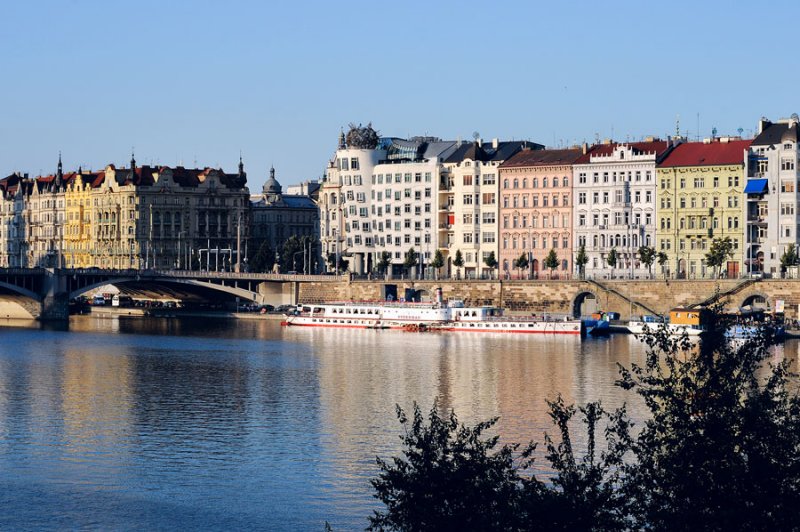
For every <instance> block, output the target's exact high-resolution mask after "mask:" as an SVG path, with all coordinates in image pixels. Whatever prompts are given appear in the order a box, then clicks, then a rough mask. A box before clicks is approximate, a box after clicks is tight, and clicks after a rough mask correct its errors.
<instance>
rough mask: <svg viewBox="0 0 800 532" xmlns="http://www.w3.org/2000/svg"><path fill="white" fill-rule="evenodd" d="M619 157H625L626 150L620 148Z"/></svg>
mask: <svg viewBox="0 0 800 532" xmlns="http://www.w3.org/2000/svg"><path fill="white" fill-rule="evenodd" d="M619 158H620V160H622V159H624V158H625V152H624V151H622V150H619Z"/></svg>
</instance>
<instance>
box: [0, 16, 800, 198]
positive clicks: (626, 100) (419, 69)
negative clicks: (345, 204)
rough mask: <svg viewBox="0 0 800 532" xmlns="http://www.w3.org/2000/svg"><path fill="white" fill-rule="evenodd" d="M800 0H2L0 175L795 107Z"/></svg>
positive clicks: (313, 154) (753, 116)
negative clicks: (343, 132)
mask: <svg viewBox="0 0 800 532" xmlns="http://www.w3.org/2000/svg"><path fill="white" fill-rule="evenodd" d="M798 20H800V2H796V1H776V2H768V3H764V4H763V5H762V4H753V3H747V2H741V3H737V2H730V1H727V2H724V1H719V2H718V1H711V2H699V1H696V0H695V1H692V2H684V1H672V2H588V1H587V2H551V3H544V2H530V1H519V2H512V1H508V2H486V1H484V2H471V1H460V2H416V1H406V2H375V1H372V2H345V1H340V2H328V1H325V2H311V1H309V2H303V1H294V2H268V3H267V2H236V1H229V2H221V1H184V2H180V1H169V2H167V1H140V0H137V1H136V2H105V1H104V2H101V1H88V0H73V1H63V2H12V1H5V2H2V4H0V79H1V80H2V83H0V174H2V175H8V174H9V173H10V172H12V171H15V170H21V171H26V172H30V173H32V174H39V173H40V172H45V173H48V172H52V171H54V169H55V165H56V159H57V155H58V151H59V150H61V151H62V152H63V158H64V164H65V166H66V168H68V169H74V168H77V166H78V165H83V167H84V168H87V167H90V168H94V169H99V168H102V167H103V166H104V165H105V164H107V163H115V164H118V165H127V161H128V160H129V159H130V150H131V147H132V146H134V147H135V150H136V159H137V161H138V162H139V163H157V164H169V165H174V164H176V163H178V162H183V163H184V165H186V166H192V165H194V164H195V161H196V164H197V165H198V166H201V167H202V166H222V167H223V168H224V169H226V170H227V171H234V170H235V168H236V164H237V161H238V157H239V151H240V150H241V151H242V153H243V155H244V160H245V166H246V169H247V171H248V174H249V182H250V188H251V191H255V190H260V187H261V185H262V184H263V182H264V181H265V179H266V175H267V172H268V169H269V166H270V165H271V164H274V165H275V168H276V171H277V175H278V179H279V181H281V182H282V183H283V184H284V186H285V185H288V184H292V183H296V182H299V181H301V180H304V179H309V178H316V177H319V176H321V174H322V173H323V171H324V169H325V166H326V161H327V160H328V159H329V158H330V156H331V155H332V153H333V151H334V150H335V148H336V138H337V135H338V133H339V128H340V127H342V126H346V124H347V123H348V122H363V123H367V122H368V121H372V122H373V124H374V125H375V127H376V128H377V129H378V130H379V131H380V132H381V133H382V134H384V135H391V136H406V135H414V134H430V135H436V136H439V137H443V138H451V139H454V138H456V137H458V136H461V137H462V138H464V139H469V138H471V135H472V132H473V131H478V132H480V134H481V136H482V137H483V138H485V139H490V138H492V137H500V138H502V139H511V138H516V139H522V138H527V139H530V140H534V141H537V142H541V143H543V144H547V145H559V144H562V143H563V144H569V143H574V142H581V141H583V140H587V141H589V142H591V141H592V140H593V139H594V138H595V135H599V136H600V137H601V138H606V137H611V136H612V134H613V136H614V138H615V139H618V140H625V139H626V138H630V139H634V138H639V137H641V136H643V135H648V134H656V135H662V136H663V135H667V134H671V133H673V132H674V130H675V119H676V116H677V115H680V124H681V131H682V132H686V131H687V130H688V131H689V132H690V134H691V135H692V136H694V135H696V134H697V122H698V121H697V114H698V113H699V114H700V134H701V135H702V136H708V135H709V133H710V132H711V128H712V127H716V128H717V129H718V131H719V133H720V134H736V131H737V129H738V128H742V129H744V131H745V133H744V134H745V136H746V135H747V134H748V132H752V130H753V129H754V128H755V127H756V123H757V120H758V119H759V117H761V116H762V115H764V116H767V117H770V118H773V119H777V118H779V117H786V116H789V115H790V114H791V113H794V112H800V101H798V94H800V93H798V87H800V79H799V78H800V69H798V68H797V59H796V55H797V29H796V24H797V21H798Z"/></svg>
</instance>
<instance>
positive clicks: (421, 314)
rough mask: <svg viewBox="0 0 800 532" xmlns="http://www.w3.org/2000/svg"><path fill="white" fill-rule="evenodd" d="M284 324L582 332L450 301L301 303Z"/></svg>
mask: <svg viewBox="0 0 800 532" xmlns="http://www.w3.org/2000/svg"><path fill="white" fill-rule="evenodd" d="M282 325H286V326H300V327H338V328H350V329H399V330H406V331H453V332H493V333H517V334H575V335H582V334H584V330H585V329H584V327H583V323H582V322H581V320H574V319H568V318H552V317H533V316H531V317H516V316H514V317H507V316H503V310H502V309H500V308H497V307H490V306H481V307H465V306H463V304H459V303H451V304H449V305H441V304H438V303H391V302H379V303H340V304H309V305H301V306H299V307H298V311H297V312H296V313H295V314H293V315H290V316H287V318H286V320H285V321H284V322H282Z"/></svg>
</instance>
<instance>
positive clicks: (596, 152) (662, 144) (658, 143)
mask: <svg viewBox="0 0 800 532" xmlns="http://www.w3.org/2000/svg"><path fill="white" fill-rule="evenodd" d="M617 146H629V147H630V148H631V150H633V153H634V155H643V154H645V153H653V154H655V156H656V158H658V157H660V156H661V155H662V154H663V153H664V152H666V151H667V150H668V149H669V143H668V142H667V141H665V140H654V141H650V142H622V143H617V142H612V143H611V144H595V145H594V146H592V147H591V148H589V150H588V151H587V152H586V153H585V154H583V155H582V156H580V157H579V158H578V160H577V161H575V164H589V163H591V162H592V160H591V158H592V157H597V156H606V157H608V156H609V155H611V154H612V153H614V149H615V148H616V147H617ZM595 162H597V161H595Z"/></svg>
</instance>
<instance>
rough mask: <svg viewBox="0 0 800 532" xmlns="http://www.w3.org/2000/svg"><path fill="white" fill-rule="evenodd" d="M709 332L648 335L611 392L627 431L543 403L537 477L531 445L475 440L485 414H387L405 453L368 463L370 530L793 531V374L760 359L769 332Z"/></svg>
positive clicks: (798, 474) (796, 432)
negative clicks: (632, 407)
mask: <svg viewBox="0 0 800 532" xmlns="http://www.w3.org/2000/svg"><path fill="white" fill-rule="evenodd" d="M708 325H709V331H708V333H707V336H705V337H703V339H701V341H700V344H699V345H698V344H695V343H694V342H690V341H689V339H688V337H687V336H684V337H682V338H674V337H671V336H670V335H669V332H668V331H667V329H666V328H662V329H660V330H657V331H655V332H652V333H648V334H646V335H644V340H645V342H646V344H647V355H646V357H645V359H644V360H645V361H644V363H643V364H641V365H638V364H632V365H631V366H630V367H623V366H620V379H619V380H618V382H617V385H618V386H620V387H621V388H623V389H625V390H630V391H632V392H634V393H636V394H638V395H639V396H640V397H641V398H642V400H643V403H644V406H645V409H646V410H648V411H649V412H648V415H646V416H645V419H646V421H645V422H644V424H643V426H642V427H641V428H639V427H637V430H636V431H633V430H632V428H633V426H634V425H633V422H632V421H631V419H630V417H629V416H628V414H627V411H626V409H625V407H624V406H623V407H621V408H618V409H616V410H615V411H613V412H611V413H607V412H605V411H604V410H603V408H602V406H601V405H600V404H599V403H589V404H587V405H586V406H584V407H575V406H573V405H566V404H565V403H564V401H563V400H562V399H561V397H558V398H556V399H555V400H552V401H548V406H549V414H550V418H551V420H552V422H553V424H554V426H555V427H556V429H557V434H558V436H557V437H553V436H550V435H548V434H546V435H545V444H546V453H545V460H546V461H547V462H548V463H549V465H550V469H551V470H552V471H553V472H554V473H553V475H552V476H550V477H549V481H548V482H547V483H543V482H542V481H540V480H539V479H538V478H537V477H536V474H535V473H534V474H530V473H525V471H526V470H529V469H531V468H532V466H533V465H534V464H533V459H532V458H531V457H532V454H533V452H534V451H535V449H536V444H533V443H532V444H529V445H527V446H526V447H524V448H523V449H522V450H521V451H520V448H519V446H517V445H509V444H505V445H503V446H502V447H498V439H497V438H498V436H497V435H494V436H492V437H486V436H485V435H484V434H485V433H486V431H489V430H491V429H492V427H493V426H494V424H495V421H496V419H492V420H489V421H487V422H484V423H479V424H478V425H476V426H475V427H467V426H464V425H459V423H458V421H457V419H456V417H455V414H454V413H452V412H451V414H450V416H449V417H443V416H440V415H439V414H438V412H437V411H436V408H435V407H434V409H433V410H432V411H431V414H430V415H429V420H428V423H427V424H426V423H425V420H424V418H423V416H422V414H421V413H420V411H419V408H418V407H417V406H416V405H415V408H414V416H413V421H409V420H408V419H407V418H406V416H405V413H403V411H402V410H401V409H399V408H398V417H399V419H400V422H401V423H402V424H403V426H404V427H405V435H404V436H402V437H401V439H402V441H403V444H404V450H403V453H402V456H400V457H396V458H394V459H393V460H391V461H384V460H381V459H380V458H379V459H378V465H379V467H380V470H381V471H380V474H379V476H378V478H377V479H375V480H373V481H372V485H373V487H374V488H375V491H376V497H377V498H378V499H379V500H381V501H382V502H383V503H384V504H385V505H386V509H385V511H376V512H375V513H374V515H373V517H371V518H370V529H371V530H451V529H456V530H511V531H520V530H797V529H798V525H797V507H798V504H800V453H798V449H800V396H798V395H797V391H796V390H797V385H796V381H795V382H792V381H790V378H791V379H796V378H797V376H796V375H793V374H791V373H790V372H789V361H783V362H781V363H778V364H776V365H767V364H766V363H767V361H768V360H769V357H770V345H771V344H772V343H773V342H774V335H773V331H771V330H770V329H769V328H767V327H765V328H762V329H761V330H760V332H759V333H758V334H757V335H755V336H753V337H751V338H749V339H747V340H746V341H745V343H744V344H737V345H736V346H733V345H731V344H730V343H729V342H728V341H726V339H725V336H724V331H725V330H726V327H727V326H728V325H729V324H728V323H727V322H726V320H725V319H724V318H722V317H720V316H719V315H711V319H710V320H709V322H708ZM578 413H580V415H581V417H582V420H581V421H582V422H583V423H582V426H583V427H584V428H585V430H586V435H585V437H583V438H582V439H584V440H585V441H586V443H585V448H586V450H585V452H581V453H578V452H576V450H575V449H574V448H573V443H572V442H573V433H572V431H573V430H575V423H574V421H573V418H574V417H575V415H576V414H578ZM603 425H604V426H603ZM571 427H572V428H571ZM598 431H603V432H602V437H599V439H600V441H604V442H605V448H603V449H600V448H599V445H598V436H597V433H598ZM538 469H540V468H538Z"/></svg>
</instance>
